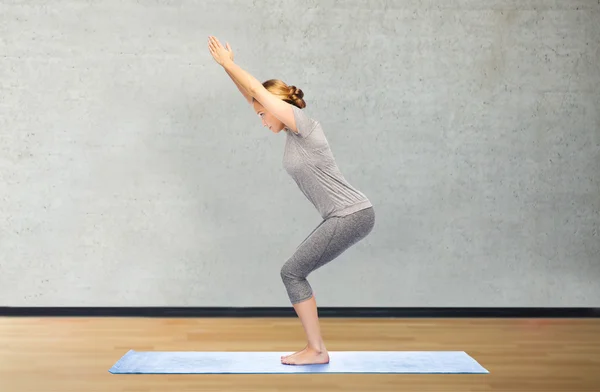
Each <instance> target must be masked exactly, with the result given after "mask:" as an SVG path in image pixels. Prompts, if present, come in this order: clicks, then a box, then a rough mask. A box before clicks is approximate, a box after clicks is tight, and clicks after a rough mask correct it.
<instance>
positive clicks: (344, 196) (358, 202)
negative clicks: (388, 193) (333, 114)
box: [283, 105, 372, 219]
mask: <svg viewBox="0 0 600 392" xmlns="http://www.w3.org/2000/svg"><path fill="white" fill-rule="evenodd" d="M292 108H293V111H294V118H295V120H296V128H298V133H295V132H294V131H292V130H291V129H289V128H287V127H286V128H285V130H286V131H287V140H286V144H285V151H284V154H283V167H284V168H285V170H286V171H287V172H288V174H289V175H290V176H291V177H292V178H293V179H294V181H296V184H297V185H298V187H299V188H300V190H301V191H302V193H304V195H305V196H306V197H307V198H308V200H309V201H310V202H311V203H312V204H313V205H314V206H315V207H316V209H317V211H318V212H319V214H321V217H322V218H323V219H327V218H330V217H333V216H338V217H342V216H346V215H350V214H352V213H354V212H357V211H360V210H363V209H365V208H369V207H372V204H371V202H370V201H369V199H367V197H366V196H365V195H364V194H363V193H361V192H360V191H358V190H357V189H356V188H354V187H353V186H352V185H350V184H349V183H348V181H346V179H345V178H344V176H343V175H342V173H341V172H340V170H339V169H338V167H337V164H336V163H335V159H334V157H333V154H332V152H331V149H330V147H329V143H328V142H327V138H326V137H325V134H324V133H323V128H322V127H321V124H320V123H319V121H317V120H314V119H312V118H310V117H308V116H307V115H306V114H305V113H304V111H302V109H300V108H298V107H296V106H294V105H292Z"/></svg>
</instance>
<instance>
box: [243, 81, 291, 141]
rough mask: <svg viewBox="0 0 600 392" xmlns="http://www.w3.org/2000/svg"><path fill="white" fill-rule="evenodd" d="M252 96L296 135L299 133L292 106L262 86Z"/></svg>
mask: <svg viewBox="0 0 600 392" xmlns="http://www.w3.org/2000/svg"><path fill="white" fill-rule="evenodd" d="M252 96H253V97H254V99H256V100H257V101H258V102H259V103H260V104H261V105H262V106H263V107H264V108H265V109H266V110H267V111H268V112H270V113H271V114H272V115H274V116H275V117H276V118H277V119H278V120H279V121H281V122H282V123H284V124H285V125H286V126H287V127H288V128H289V129H291V130H292V131H293V132H294V133H298V129H297V128H296V120H295V119H294V110H293V109H292V105H290V104H289V103H287V102H285V101H282V100H281V99H279V98H277V97H276V96H274V95H273V94H271V93H270V92H269V90H267V89H266V88H265V87H264V86H263V85H262V84H260V85H259V86H257V87H256V88H255V89H254V90H253V91H252Z"/></svg>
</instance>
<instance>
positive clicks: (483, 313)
mask: <svg viewBox="0 0 600 392" xmlns="http://www.w3.org/2000/svg"><path fill="white" fill-rule="evenodd" d="M319 316H320V317H330V318H334V317H335V318H339V317H344V318H463V317H470V318H598V317H599V316H600V308H548V307H546V308H523V307H521V308H519V307H514V308H468V307H465V308H400V307H326V306H325V307H320V308H319ZM0 317H160V318H181V317H196V318H206V317H260V318H264V317H296V313H295V311H294V309H293V308H292V307H0Z"/></svg>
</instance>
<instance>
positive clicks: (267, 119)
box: [253, 101, 285, 133]
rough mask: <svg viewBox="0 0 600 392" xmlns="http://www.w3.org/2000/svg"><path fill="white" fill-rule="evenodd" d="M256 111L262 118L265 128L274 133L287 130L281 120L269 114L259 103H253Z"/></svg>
mask: <svg viewBox="0 0 600 392" xmlns="http://www.w3.org/2000/svg"><path fill="white" fill-rule="evenodd" d="M253 106H254V111H255V112H256V114H258V116H259V117H260V119H261V121H262V124H263V127H267V128H269V129H270V130H271V132H273V133H279V132H281V130H282V129H283V128H285V124H284V123H282V122H281V121H279V119H278V118H277V117H275V116H273V115H272V114H271V113H269V112H268V111H267V110H266V109H265V108H264V107H263V106H262V105H261V104H260V103H259V102H258V101H254V103H253Z"/></svg>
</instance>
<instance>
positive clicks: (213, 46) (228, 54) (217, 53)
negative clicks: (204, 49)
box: [208, 35, 233, 65]
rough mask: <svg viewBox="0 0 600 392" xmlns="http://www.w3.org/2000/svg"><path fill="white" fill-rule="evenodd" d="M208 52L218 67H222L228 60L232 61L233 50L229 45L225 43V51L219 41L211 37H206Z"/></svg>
mask: <svg viewBox="0 0 600 392" xmlns="http://www.w3.org/2000/svg"><path fill="white" fill-rule="evenodd" d="M208 50H210V54H212V56H213V58H214V59H215V61H216V62H217V63H218V64H219V65H223V64H224V63H225V61H228V60H231V61H233V50H232V49H231V46H229V43H227V49H225V48H224V47H223V45H221V43H220V42H219V40H218V39H217V38H216V37H213V36H212V35H209V36H208Z"/></svg>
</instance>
